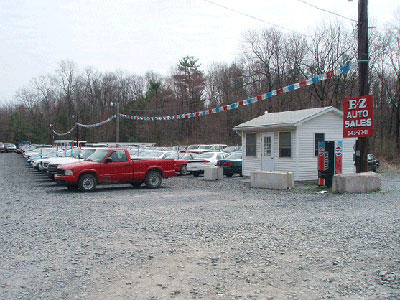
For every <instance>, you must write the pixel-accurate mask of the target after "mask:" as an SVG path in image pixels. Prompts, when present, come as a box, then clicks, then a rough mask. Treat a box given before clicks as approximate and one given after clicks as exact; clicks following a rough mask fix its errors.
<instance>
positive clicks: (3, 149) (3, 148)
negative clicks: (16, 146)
mask: <svg viewBox="0 0 400 300" xmlns="http://www.w3.org/2000/svg"><path fill="white" fill-rule="evenodd" d="M5 151H6V147H5V146H4V144H3V143H0V152H5Z"/></svg>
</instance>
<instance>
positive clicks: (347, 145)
mask: <svg viewBox="0 0 400 300" xmlns="http://www.w3.org/2000/svg"><path fill="white" fill-rule="evenodd" d="M315 133H325V140H326V141H338V140H342V141H343V173H344V174H347V173H354V172H355V167H354V162H353V153H354V150H353V145H354V143H355V139H347V138H346V139H344V138H343V119H342V117H340V116H338V115H337V114H335V113H334V112H328V113H326V114H323V115H321V116H319V117H316V118H314V119H311V120H310V121H307V122H304V123H303V124H301V125H300V126H299V127H298V135H299V136H298V139H299V145H300V146H299V159H298V164H297V168H298V172H297V174H296V176H295V180H313V179H317V178H318V166H317V164H318V157H317V156H315V141H314V137H315Z"/></svg>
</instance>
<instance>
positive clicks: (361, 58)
mask: <svg viewBox="0 0 400 300" xmlns="http://www.w3.org/2000/svg"><path fill="white" fill-rule="evenodd" d="M368 60H369V55H368V0H358V75H359V78H358V91H359V96H364V95H368V93H369V85H368ZM356 156H359V159H356V172H357V173H360V172H367V171H368V138H365V137H363V138H358V142H357V143H356Z"/></svg>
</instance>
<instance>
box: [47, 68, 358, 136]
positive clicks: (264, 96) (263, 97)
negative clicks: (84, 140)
mask: <svg viewBox="0 0 400 300" xmlns="http://www.w3.org/2000/svg"><path fill="white" fill-rule="evenodd" d="M351 67H352V66H350V65H346V66H342V67H340V69H337V70H332V71H329V72H325V73H322V74H320V75H317V76H314V77H312V78H309V79H307V80H304V81H301V82H298V83H294V84H291V85H288V86H285V87H282V88H280V89H276V90H272V91H270V92H268V93H265V94H261V95H258V96H256V97H252V98H247V99H244V100H241V101H238V102H235V103H232V104H228V105H223V106H220V107H215V108H210V109H206V110H202V111H197V112H191V113H189V112H188V113H183V114H178V115H172V116H151V117H150V116H129V115H125V114H122V113H120V114H119V115H120V117H122V118H125V119H130V120H135V121H165V120H180V119H190V118H194V117H202V116H206V115H211V114H216V113H219V112H223V111H228V110H232V109H236V108H239V107H240V106H245V105H249V104H253V103H257V102H258V101H263V100H267V99H270V98H273V97H275V96H277V95H281V94H285V93H289V92H291V91H295V90H297V89H300V88H302V87H305V86H309V85H312V84H314V83H317V82H320V81H324V80H327V79H330V78H332V77H334V76H338V75H340V74H343V73H347V72H349V71H350V69H351ZM116 118H117V116H116V115H113V116H111V117H109V118H108V119H106V120H104V121H101V122H99V123H95V124H88V125H85V124H81V123H76V124H75V125H74V127H72V128H71V129H70V130H68V131H67V132H65V133H58V132H56V131H55V130H53V133H54V134H56V135H58V136H63V135H67V134H70V133H71V132H72V131H73V130H74V129H75V127H76V126H79V127H84V128H93V127H98V126H101V125H104V124H106V123H108V122H110V121H112V120H113V119H116Z"/></svg>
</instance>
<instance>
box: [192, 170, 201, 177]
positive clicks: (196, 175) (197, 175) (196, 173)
mask: <svg viewBox="0 0 400 300" xmlns="http://www.w3.org/2000/svg"><path fill="white" fill-rule="evenodd" d="M192 174H193V176H194V177H199V176H200V172H198V171H196V172H192Z"/></svg>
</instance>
